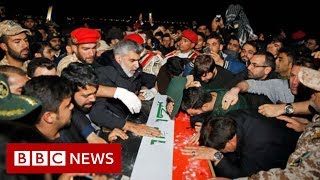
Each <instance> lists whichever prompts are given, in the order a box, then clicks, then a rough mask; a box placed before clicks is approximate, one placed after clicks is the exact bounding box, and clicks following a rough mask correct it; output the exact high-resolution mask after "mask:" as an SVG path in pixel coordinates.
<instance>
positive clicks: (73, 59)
mask: <svg viewBox="0 0 320 180" xmlns="http://www.w3.org/2000/svg"><path fill="white" fill-rule="evenodd" d="M73 62H80V63H82V62H81V61H80V60H79V59H78V58H77V56H76V55H75V54H71V55H68V56H66V57H64V58H62V59H61V61H60V62H59V64H58V67H57V74H58V76H61V72H62V70H63V69H64V68H66V67H68V66H69V64H70V63H73Z"/></svg>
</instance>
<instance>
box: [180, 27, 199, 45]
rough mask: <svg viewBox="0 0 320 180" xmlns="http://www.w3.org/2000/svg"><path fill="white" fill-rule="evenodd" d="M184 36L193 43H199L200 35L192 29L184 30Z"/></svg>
mask: <svg viewBox="0 0 320 180" xmlns="http://www.w3.org/2000/svg"><path fill="white" fill-rule="evenodd" d="M182 37H185V38H187V39H189V41H191V42H192V43H197V42H198V35H197V33H195V32H194V31H192V30H188V29H187V30H184V31H182Z"/></svg>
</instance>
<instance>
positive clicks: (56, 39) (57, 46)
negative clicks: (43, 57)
mask: <svg viewBox="0 0 320 180" xmlns="http://www.w3.org/2000/svg"><path fill="white" fill-rule="evenodd" d="M60 38H61V35H60V33H57V32H52V33H49V34H48V38H47V41H48V44H49V46H50V47H51V48H52V51H53V52H54V56H53V62H54V64H55V66H58V64H59V62H60V60H61V59H62V58H64V57H66V56H67V52H66V50H65V48H62V46H61V39H60Z"/></svg>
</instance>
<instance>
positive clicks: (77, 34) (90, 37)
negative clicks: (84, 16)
mask: <svg viewBox="0 0 320 180" xmlns="http://www.w3.org/2000/svg"><path fill="white" fill-rule="evenodd" d="M71 39H72V42H73V43H75V44H85V43H97V42H98V41H99V40H100V33H99V32H98V31H97V30H95V29H89V28H78V29H75V30H73V31H72V32H71Z"/></svg>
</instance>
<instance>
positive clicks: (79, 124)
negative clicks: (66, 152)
mask: <svg viewBox="0 0 320 180" xmlns="http://www.w3.org/2000/svg"><path fill="white" fill-rule="evenodd" d="M61 77H63V78H65V79H67V80H68V82H69V83H70V86H71V88H72V91H73V93H72V103H73V104H74V108H73V110H72V117H71V126H70V127H68V128H64V129H63V130H62V131H61V134H63V136H62V137H63V138H62V139H61V140H62V141H63V142H69V143H74V142H88V143H106V141H108V142H111V141H113V140H115V139H117V137H120V138H121V139H126V138H128V136H127V135H126V134H125V133H124V132H123V131H121V130H120V129H116V128H115V129H114V130H113V131H112V132H111V133H110V134H109V135H108V137H106V136H103V138H104V139H103V138H102V137H99V136H98V134H96V133H97V132H100V134H101V135H104V133H102V130H101V129H100V127H98V126H96V125H95V124H93V123H92V122H91V120H90V118H89V116H88V114H89V112H90V110H91V107H92V105H93V104H94V103H95V101H96V95H97V91H98V88H99V84H98V77H97V76H96V74H95V73H94V70H93V68H92V67H91V66H90V65H88V64H83V63H79V62H73V63H71V64H69V66H68V67H66V68H65V69H63V71H62V74H61Z"/></svg>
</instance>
